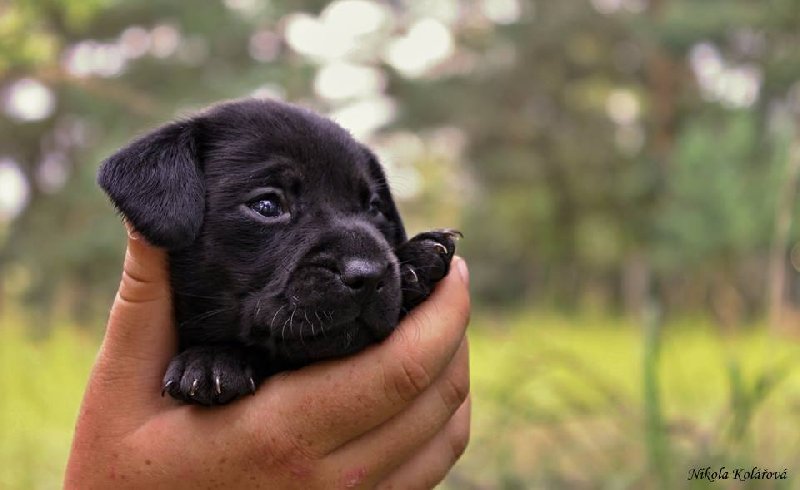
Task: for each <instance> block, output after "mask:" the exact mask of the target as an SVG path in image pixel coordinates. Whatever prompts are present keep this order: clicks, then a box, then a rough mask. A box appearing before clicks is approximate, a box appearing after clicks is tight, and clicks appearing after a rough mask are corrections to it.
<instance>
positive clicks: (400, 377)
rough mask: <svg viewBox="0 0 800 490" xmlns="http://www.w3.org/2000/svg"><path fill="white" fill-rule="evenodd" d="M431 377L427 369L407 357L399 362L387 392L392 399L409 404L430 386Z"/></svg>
mask: <svg viewBox="0 0 800 490" xmlns="http://www.w3.org/2000/svg"><path fill="white" fill-rule="evenodd" d="M431 381H432V379H431V376H430V374H429V373H428V370H427V368H426V367H425V366H424V365H423V364H422V363H421V362H420V361H418V360H417V359H415V358H414V357H411V356H409V357H407V358H406V359H404V360H403V361H402V362H400V364H399V367H398V368H397V369H396V370H395V372H394V374H393V375H392V376H390V378H389V382H388V386H387V391H389V393H390V396H391V397H393V398H399V399H400V400H402V401H405V402H410V401H411V400H413V399H415V398H416V397H418V396H419V395H420V394H421V393H422V392H424V391H425V390H426V389H428V387H429V386H430V385H431Z"/></svg>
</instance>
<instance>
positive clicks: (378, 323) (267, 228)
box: [98, 100, 455, 405]
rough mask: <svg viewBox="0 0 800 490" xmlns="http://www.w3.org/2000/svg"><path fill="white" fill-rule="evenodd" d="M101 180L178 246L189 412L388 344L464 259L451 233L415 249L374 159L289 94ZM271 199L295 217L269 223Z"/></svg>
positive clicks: (147, 229) (174, 250)
mask: <svg viewBox="0 0 800 490" xmlns="http://www.w3.org/2000/svg"><path fill="white" fill-rule="evenodd" d="M98 182H99V184H100V186H101V187H102V188H103V189H104V190H105V191H106V192H107V193H108V195H109V196H110V197H111V200H112V201H113V203H114V204H115V205H116V206H117V208H118V209H119V210H120V212H121V213H122V214H123V215H124V216H125V218H126V219H127V220H128V221H129V222H130V223H131V224H132V225H133V227H134V228H135V229H136V230H137V231H138V232H139V233H141V234H142V235H143V236H144V237H145V238H146V239H147V240H148V241H149V242H151V243H153V244H155V245H159V246H162V247H165V248H166V249H167V250H168V251H169V259H170V277H171V283H172V288H173V295H174V300H175V317H176V324H177V327H178V333H179V338H180V353H179V354H178V355H177V356H176V357H175V358H174V359H173V361H172V362H171V363H170V365H169V368H168V369H167V373H166V375H165V377H164V390H165V392H168V393H169V394H170V395H172V396H173V397H175V398H177V399H179V400H183V401H185V402H189V403H199V404H203V405H215V404H223V403H227V402H229V401H231V400H233V399H235V398H237V397H238V396H241V395H243V394H246V393H249V392H251V391H253V390H255V388H256V386H257V385H258V384H259V383H260V382H261V381H262V380H263V379H264V378H265V377H266V376H268V375H270V374H272V373H275V372H277V371H281V370H285V369H292V368H297V367H300V366H303V365H306V364H308V363H310V362H314V361H317V360H321V359H326V358H331V357H338V356H343V355H346V354H350V353H353V352H356V351H358V350H360V349H363V348H364V347H366V346H367V345H369V344H371V343H374V342H377V341H379V340H381V339H383V338H385V337H386V336H388V335H389V334H390V333H391V332H392V330H393V329H394V327H395V326H396V324H397V322H398V320H399V319H400V318H401V317H402V316H403V315H404V314H405V313H406V312H408V310H410V309H411V308H413V307H414V306H415V305H417V304H418V303H420V302H421V301H423V300H424V299H425V298H426V297H427V296H428V295H429V294H430V292H431V290H432V288H433V286H434V285H435V283H436V282H437V281H439V280H440V279H442V278H443V277H444V276H445V275H446V274H447V271H448V269H449V265H450V260H451V258H452V256H453V253H454V250H455V248H454V238H455V233H454V232H450V231H446V230H444V231H434V232H427V233H422V234H420V235H417V236H416V237H414V238H412V239H411V240H407V239H406V234H405V230H404V228H403V223H402V221H401V219H400V216H399V214H398V212H397V208H396V207H395V204H394V201H393V199H392V196H391V193H390V191H389V187H388V185H387V183H386V178H385V176H384V173H383V170H382V169H381V166H380V164H379V163H378V161H377V159H376V158H375V156H374V154H373V153H372V152H371V151H369V150H368V149H366V148H365V147H364V146H363V145H361V144H359V143H358V142H356V141H355V140H354V139H353V138H352V137H351V136H350V135H349V134H348V133H347V132H346V131H345V130H343V129H342V128H340V127H339V126H337V125H336V124H335V123H333V122H331V121H329V120H327V119H324V118H322V117H320V116H318V115H316V114H314V113H312V112H310V111H307V110H305V109H301V108H299V107H295V106H292V105H288V104H284V103H280V102H275V101H263V100H243V101H235V102H229V103H225V104H221V105H218V106H215V107H212V108H211V109H210V110H208V111H206V112H204V113H201V114H198V115H197V116H195V117H192V118H190V119H187V120H183V121H178V122H175V123H171V124H168V125H166V126H163V127H161V128H159V129H156V130H155V131H154V132H152V133H150V134H147V135H145V136H143V137H141V138H139V139H137V140H135V141H134V142H133V143H131V144H130V145H129V146H127V147H125V148H123V149H121V150H120V151H119V152H117V153H116V154H115V155H113V156H112V157H110V158H109V159H107V160H106V161H105V162H103V165H102V166H101V168H100V172H99V174H98ZM262 199H267V200H269V201H270V203H273V204H270V206H274V203H277V204H278V205H280V207H281V208H283V210H284V211H286V212H285V213H283V214H281V215H279V216H271V213H269V212H268V213H267V214H268V215H269V216H268V217H266V218H265V217H263V216H262V215H261V214H259V213H258V212H256V211H255V210H254V208H257V207H258V205H256V204H255V203H256V202H258V201H259V200H262ZM259 209H261V208H259ZM270 209H273V208H270ZM262 211H263V209H262Z"/></svg>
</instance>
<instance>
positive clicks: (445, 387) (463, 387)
mask: <svg viewBox="0 0 800 490" xmlns="http://www.w3.org/2000/svg"><path fill="white" fill-rule="evenodd" d="M437 387H438V390H439V396H441V398H442V401H443V402H444V404H445V406H446V407H447V408H448V409H449V410H450V412H451V413H452V412H455V411H456V410H457V409H458V407H460V406H461V404H462V403H464V400H466V399H467V396H468V395H469V375H468V374H467V373H466V372H465V370H464V369H460V370H458V372H457V373H455V374H454V375H451V376H445V377H443V378H442V380H441V382H440V383H438V386H437Z"/></svg>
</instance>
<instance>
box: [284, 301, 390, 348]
mask: <svg viewBox="0 0 800 490" xmlns="http://www.w3.org/2000/svg"><path fill="white" fill-rule="evenodd" d="M298 315H299V317H298ZM353 330H365V331H367V332H370V333H373V334H379V331H380V330H381V329H380V328H379V327H377V326H372V325H370V324H369V323H368V322H366V321H365V320H364V319H363V318H362V317H361V316H350V317H349V318H344V319H340V318H335V317H334V315H333V314H331V313H326V312H324V311H323V312H319V311H313V312H312V313H311V315H309V312H308V311H307V310H305V309H304V308H302V307H297V308H295V309H294V310H293V311H292V313H289V316H288V319H286V320H285V321H284V323H283V324H282V325H281V327H280V330H278V329H273V331H272V336H273V338H274V339H275V340H276V341H277V342H295V341H296V342H305V341H309V340H312V339H317V338H328V337H331V338H333V337H338V336H342V335H347V334H348V333H352V332H353Z"/></svg>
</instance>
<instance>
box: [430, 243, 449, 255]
mask: <svg viewBox="0 0 800 490" xmlns="http://www.w3.org/2000/svg"><path fill="white" fill-rule="evenodd" d="M433 247H434V248H435V249H436V250H437V251H438V252H439V255H447V247H445V246H444V245H442V244H441V243H434V244H433Z"/></svg>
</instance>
